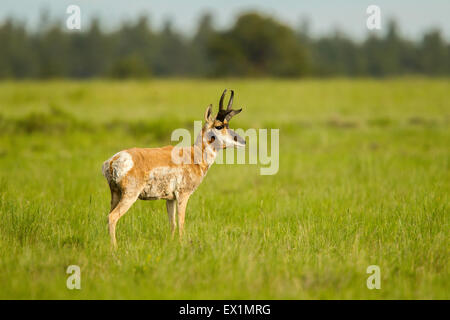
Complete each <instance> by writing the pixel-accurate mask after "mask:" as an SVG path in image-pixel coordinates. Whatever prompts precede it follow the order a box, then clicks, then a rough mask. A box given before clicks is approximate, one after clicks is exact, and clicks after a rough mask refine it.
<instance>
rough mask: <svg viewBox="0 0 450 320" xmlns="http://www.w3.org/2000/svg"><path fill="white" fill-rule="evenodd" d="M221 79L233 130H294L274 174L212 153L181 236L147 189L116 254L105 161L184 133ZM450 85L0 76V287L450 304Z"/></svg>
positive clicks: (121, 228)
mask: <svg viewBox="0 0 450 320" xmlns="http://www.w3.org/2000/svg"><path fill="white" fill-rule="evenodd" d="M224 88H232V89H234V90H235V91H236V96H235V102H234V106H235V107H239V106H242V107H243V108H244V109H243V112H242V113H241V114H239V115H238V116H236V117H235V118H233V120H232V122H231V127H232V128H243V129H248V128H275V129H280V154H279V158H280V167H279V171H278V173H277V174H276V175H272V176H262V175H260V170H259V169H260V167H261V165H222V164H220V165H219V164H217V165H214V166H213V167H212V168H211V169H210V171H209V172H208V175H207V176H206V178H205V179H204V181H203V183H202V185H200V187H199V188H198V189H197V191H196V192H195V193H194V195H193V196H192V197H191V199H190V202H189V203H188V208H187V214H186V224H185V236H184V238H183V239H182V240H181V241H179V240H178V239H177V238H175V239H174V240H172V239H171V238H170V232H169V224H168V219H167V214H166V211H165V210H166V209H165V202H164V201H138V202H136V204H135V205H134V206H133V207H132V208H131V209H130V211H129V212H128V213H127V214H126V215H125V216H124V217H123V218H121V220H120V221H119V223H118V225H117V238H118V244H119V248H118V250H117V251H116V252H112V251H111V250H110V242H109V240H110V239H109V235H108V231H107V215H108V211H109V201H110V194H109V188H108V186H107V183H106V180H105V179H104V177H103V176H102V174H101V166H102V163H103V161H104V160H106V159H108V158H109V157H110V156H111V155H113V154H114V153H116V152H118V151H120V150H122V149H126V148H130V147H157V146H162V145H166V144H170V143H172V144H176V142H171V141H170V135H171V132H172V131H173V130H174V129H176V128H187V129H189V130H191V131H192V130H193V121H194V120H201V119H203V113H204V110H205V108H206V106H207V105H208V104H209V103H213V104H214V107H215V110H216V111H217V104H218V99H219V96H220V94H221V92H222V90H223V89H224ZM449 92H450V82H449V80H448V79H435V80H432V79H426V78H398V79H386V80H369V79H358V80H347V79H333V80H302V81H298V80H270V79H267V80H233V79H229V80H214V81H206V80H151V81H142V82H140V81H127V82H108V81H100V80H98V81H88V82H73V81H49V82H1V83H0V298H1V299H13V298H17V299H96V298H99V299H106V298H111V299H120V298H125V299H128V298H132V299H196V298H200V299H449V298H450V275H449V263H448V262H449V199H448V196H449V190H450V183H449V182H450V176H449V157H450V127H449V125H450V96H449ZM69 265H79V266H80V268H81V290H68V289H67V288H66V279H67V277H68V276H69V275H68V274H66V268H67V267H68V266H69ZM369 265H378V266H380V269H381V289H380V290H369V289H368V288H367V287H366V280H367V278H368V277H369V276H370V275H369V274H367V273H366V268H367V267H368V266H369Z"/></svg>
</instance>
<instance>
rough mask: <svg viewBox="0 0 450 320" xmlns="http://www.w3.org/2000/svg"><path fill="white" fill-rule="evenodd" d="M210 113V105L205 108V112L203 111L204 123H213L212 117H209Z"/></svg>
mask: <svg viewBox="0 0 450 320" xmlns="http://www.w3.org/2000/svg"><path fill="white" fill-rule="evenodd" d="M211 111H212V104H210V105H209V106H208V108H206V111H205V121H206V122H212V121H214V119H213V117H212V115H211Z"/></svg>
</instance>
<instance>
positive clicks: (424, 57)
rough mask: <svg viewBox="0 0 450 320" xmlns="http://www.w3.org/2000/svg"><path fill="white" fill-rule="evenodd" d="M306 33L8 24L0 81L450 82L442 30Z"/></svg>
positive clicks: (272, 28)
mask: <svg viewBox="0 0 450 320" xmlns="http://www.w3.org/2000/svg"><path fill="white" fill-rule="evenodd" d="M307 29H308V28H306V27H305V26H304V27H302V28H299V29H298V30H294V29H292V28H290V27H288V26H286V25H283V24H282V23H280V22H278V21H276V20H274V19H273V18H271V17H266V16H263V15H260V14H256V13H246V14H243V15H241V16H239V17H238V19H237V20H236V23H235V24H234V25H233V26H232V27H231V28H230V29H227V30H216V29H215V28H214V27H213V24H212V17H211V16H210V15H205V16H203V17H202V19H201V20H200V23H199V25H198V29H197V31H196V33H195V35H194V36H192V37H187V36H183V35H182V34H181V33H179V32H176V31H175V30H174V28H173V27H172V25H171V23H170V22H167V23H166V24H165V25H164V27H163V28H162V29H161V30H158V31H157V30H154V29H152V28H151V27H150V25H149V22H148V20H147V19H146V18H145V17H142V18H140V19H139V20H138V21H137V22H135V23H125V24H123V25H122V26H121V27H120V28H119V29H118V30H117V31H113V32H105V31H103V30H102V29H101V28H100V27H99V21H98V20H94V21H92V23H91V24H90V27H89V28H88V29H87V30H86V31H81V32H79V31H68V30H66V29H65V28H63V27H61V23H48V22H47V23H46V22H42V23H41V25H40V27H39V28H38V30H39V31H38V32H30V31H28V30H27V29H26V28H25V26H24V24H23V23H20V22H17V21H14V20H12V19H10V20H7V21H5V22H4V23H3V24H1V25H0V78H2V79H5V78H42V79H45V78H92V77H113V78H128V77H133V78H139V77H165V76H186V77H188V76H189V77H221V76H249V77H258V76H275V77H299V76H305V75H311V76H376V77H382V76H388V75H404V74H426V75H430V76H439V75H449V74H450V45H449V43H448V42H446V41H445V40H444V39H443V37H442V36H441V34H440V32H439V31H438V30H434V31H429V32H427V33H425V34H424V35H423V37H422V38H421V39H419V40H417V41H411V40H408V39H405V38H403V37H402V36H401V35H400V34H399V32H398V30H397V27H396V25H395V23H394V22H391V23H390V24H389V27H388V29H387V32H385V33H384V34H383V35H382V36H378V35H375V34H369V35H368V37H367V38H366V39H365V40H363V41H359V42H358V41H354V40H352V39H350V38H349V37H347V36H345V35H343V34H341V33H339V32H336V33H335V34H332V35H328V36H324V37H319V38H314V37H311V36H310V35H309V33H308V32H307Z"/></svg>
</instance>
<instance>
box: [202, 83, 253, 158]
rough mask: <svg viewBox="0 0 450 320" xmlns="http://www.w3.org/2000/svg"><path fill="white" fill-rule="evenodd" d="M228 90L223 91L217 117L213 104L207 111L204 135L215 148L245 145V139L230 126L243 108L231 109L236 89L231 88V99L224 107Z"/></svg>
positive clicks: (207, 141)
mask: <svg viewBox="0 0 450 320" xmlns="http://www.w3.org/2000/svg"><path fill="white" fill-rule="evenodd" d="M226 92H227V89H225V90H224V91H223V93H222V96H221V97H220V101H219V112H218V113H217V115H216V116H215V117H214V116H213V115H212V105H209V106H208V108H207V109H206V111H205V125H204V127H203V136H204V139H206V143H207V144H208V145H212V146H213V148H214V149H215V150H219V149H225V148H232V147H244V146H245V139H243V138H242V137H241V136H239V135H238V134H237V133H236V132H234V131H233V130H231V129H230V128H229V123H230V120H231V118H232V117H234V116H235V115H237V114H238V113H240V112H241V111H242V108H241V109H239V110H233V109H231V107H232V106H233V97H234V91H233V90H231V96H230V100H229V101H228V106H227V109H226V110H225V109H224V108H223V99H224V98H225V94H226Z"/></svg>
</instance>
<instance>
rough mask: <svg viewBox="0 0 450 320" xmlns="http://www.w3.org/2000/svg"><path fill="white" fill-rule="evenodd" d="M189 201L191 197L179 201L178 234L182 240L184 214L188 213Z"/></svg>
mask: <svg viewBox="0 0 450 320" xmlns="http://www.w3.org/2000/svg"><path fill="white" fill-rule="evenodd" d="M188 200H189V196H185V197H181V198H179V199H178V200H177V208H178V232H179V234H180V238H181V237H182V236H183V227H184V214H185V213H186V205H187V202H188Z"/></svg>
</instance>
